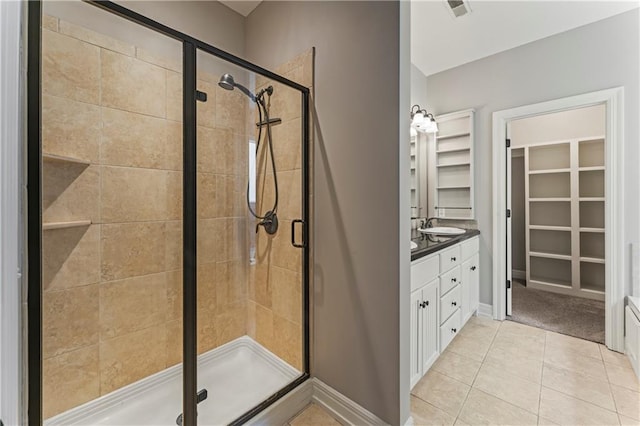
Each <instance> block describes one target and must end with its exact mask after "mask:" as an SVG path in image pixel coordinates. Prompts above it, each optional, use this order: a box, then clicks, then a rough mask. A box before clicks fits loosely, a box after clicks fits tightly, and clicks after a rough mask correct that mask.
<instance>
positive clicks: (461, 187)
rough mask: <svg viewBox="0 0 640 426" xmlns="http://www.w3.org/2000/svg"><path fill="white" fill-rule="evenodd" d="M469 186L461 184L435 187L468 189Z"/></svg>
mask: <svg viewBox="0 0 640 426" xmlns="http://www.w3.org/2000/svg"><path fill="white" fill-rule="evenodd" d="M468 188H471V187H470V186H469V185H461V186H439V187H437V188H436V189H468Z"/></svg>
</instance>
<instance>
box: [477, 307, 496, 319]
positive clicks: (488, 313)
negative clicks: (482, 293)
mask: <svg viewBox="0 0 640 426" xmlns="http://www.w3.org/2000/svg"><path fill="white" fill-rule="evenodd" d="M478 316H479V317H484V318H491V319H493V306H492V305H487V304H486V303H480V304H479V305H478Z"/></svg>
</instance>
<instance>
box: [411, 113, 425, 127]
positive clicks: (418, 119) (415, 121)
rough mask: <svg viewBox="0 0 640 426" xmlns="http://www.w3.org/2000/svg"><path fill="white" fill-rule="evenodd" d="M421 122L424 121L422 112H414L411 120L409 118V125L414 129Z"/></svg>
mask: <svg viewBox="0 0 640 426" xmlns="http://www.w3.org/2000/svg"><path fill="white" fill-rule="evenodd" d="M422 123H424V114H423V113H421V112H416V113H415V114H414V116H413V120H411V127H413V128H414V129H419V128H420V126H421V125H422Z"/></svg>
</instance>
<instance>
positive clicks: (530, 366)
mask: <svg viewBox="0 0 640 426" xmlns="http://www.w3.org/2000/svg"><path fill="white" fill-rule="evenodd" d="M484 363H485V364H488V365H492V366H495V367H499V368H501V369H502V370H503V371H504V372H505V373H509V374H513V375H514V376H518V377H522V378H523V379H527V380H529V381H532V382H536V383H541V382H542V364H543V362H542V360H541V359H531V358H527V353H526V352H522V353H518V354H513V353H509V352H506V351H504V350H502V349H500V348H491V349H489V353H487V357H486V358H485V360H484Z"/></svg>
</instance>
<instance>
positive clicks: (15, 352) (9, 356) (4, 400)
mask: <svg viewBox="0 0 640 426" xmlns="http://www.w3.org/2000/svg"><path fill="white" fill-rule="evenodd" d="M22 12H23V4H22V2H11V1H9V2H6V1H0V54H1V56H2V57H1V58H0V418H1V419H2V421H3V422H4V424H5V425H17V424H22V423H23V422H22V418H23V415H24V411H25V410H24V407H23V404H22V403H21V402H22V389H23V388H22V380H21V379H22V348H21V335H22V333H21V330H22V327H21V324H22V322H21V297H22V291H21V282H22V280H21V265H22V254H21V252H22V251H21V248H20V246H21V241H22V234H21V226H22V221H21V217H20V214H21V210H22V205H21V193H20V189H21V182H22V179H21V158H22V105H23V103H22V102H21V99H22V96H21V95H22V94H23V88H22V83H23V80H22V78H21V76H22V73H21V68H22V67H23V66H24V61H23V55H22V54H21V49H20V48H21V44H22V42H21V25H22V19H23V16H24V15H23V13H22Z"/></svg>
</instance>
